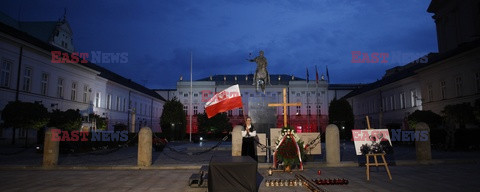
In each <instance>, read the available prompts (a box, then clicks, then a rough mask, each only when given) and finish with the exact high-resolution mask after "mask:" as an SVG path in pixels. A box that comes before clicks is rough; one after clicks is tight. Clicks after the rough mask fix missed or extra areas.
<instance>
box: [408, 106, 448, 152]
mask: <svg viewBox="0 0 480 192" xmlns="http://www.w3.org/2000/svg"><path fill="white" fill-rule="evenodd" d="M407 119H408V125H409V127H410V128H411V129H414V128H415V126H416V124H417V123H419V122H424V123H426V124H427V125H428V127H429V128H430V141H431V143H432V144H433V145H438V144H440V145H443V144H444V143H445V139H446V132H445V131H444V130H443V129H441V128H440V126H441V125H442V122H443V117H442V116H440V115H438V114H436V113H434V112H432V111H430V110H429V111H420V110H416V111H415V112H413V113H412V114H410V115H409V116H408V117H407Z"/></svg>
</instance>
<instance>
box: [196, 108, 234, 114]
mask: <svg viewBox="0 0 480 192" xmlns="http://www.w3.org/2000/svg"><path fill="white" fill-rule="evenodd" d="M230 111H231V110H230ZM193 114H194V115H196V114H198V106H193Z"/></svg>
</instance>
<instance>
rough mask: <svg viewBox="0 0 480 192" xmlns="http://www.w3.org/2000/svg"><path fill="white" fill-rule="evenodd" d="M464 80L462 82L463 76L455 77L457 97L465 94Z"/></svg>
mask: <svg viewBox="0 0 480 192" xmlns="http://www.w3.org/2000/svg"><path fill="white" fill-rule="evenodd" d="M462 84H463V82H462V77H457V78H455V87H456V90H457V97H460V96H462V95H463V91H462V87H463V85H462Z"/></svg>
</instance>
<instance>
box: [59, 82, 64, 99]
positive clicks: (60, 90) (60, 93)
mask: <svg viewBox="0 0 480 192" xmlns="http://www.w3.org/2000/svg"><path fill="white" fill-rule="evenodd" d="M63 81H64V80H63V78H58V81H57V97H58V98H61V99H63Z"/></svg>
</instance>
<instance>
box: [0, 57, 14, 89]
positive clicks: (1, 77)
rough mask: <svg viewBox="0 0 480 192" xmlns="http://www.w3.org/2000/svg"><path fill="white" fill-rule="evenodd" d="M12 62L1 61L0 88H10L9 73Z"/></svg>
mask: <svg viewBox="0 0 480 192" xmlns="http://www.w3.org/2000/svg"><path fill="white" fill-rule="evenodd" d="M12 65H13V61H11V60H7V59H2V68H1V74H0V86H1V87H10V71H11V70H12V69H11V68H12Z"/></svg>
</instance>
